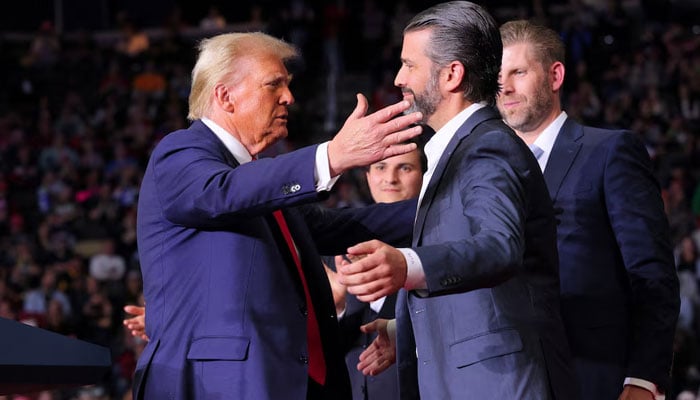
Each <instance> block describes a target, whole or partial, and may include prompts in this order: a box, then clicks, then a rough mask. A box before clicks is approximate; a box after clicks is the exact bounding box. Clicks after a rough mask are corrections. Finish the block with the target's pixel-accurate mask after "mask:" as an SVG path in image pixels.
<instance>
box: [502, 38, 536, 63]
mask: <svg viewBox="0 0 700 400" xmlns="http://www.w3.org/2000/svg"><path fill="white" fill-rule="evenodd" d="M530 64H535V57H534V52H533V49H532V46H531V45H530V44H528V43H514V44H511V45H509V46H505V47H503V60H502V62H501V67H502V68H504V69H505V68H506V67H514V66H521V65H530Z"/></svg>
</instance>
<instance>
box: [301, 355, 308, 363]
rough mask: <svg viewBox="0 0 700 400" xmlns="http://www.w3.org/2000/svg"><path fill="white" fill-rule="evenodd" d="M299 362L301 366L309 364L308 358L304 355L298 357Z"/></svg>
mask: <svg viewBox="0 0 700 400" xmlns="http://www.w3.org/2000/svg"><path fill="white" fill-rule="evenodd" d="M299 361H300V362H301V363H302V364H308V363H309V357H307V356H306V355H304V354H302V355H300V356H299Z"/></svg>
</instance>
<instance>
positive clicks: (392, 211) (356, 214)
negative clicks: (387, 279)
mask: <svg viewBox="0 0 700 400" xmlns="http://www.w3.org/2000/svg"><path fill="white" fill-rule="evenodd" d="M416 204H417V200H415V199H412V200H404V201H400V202H396V203H380V204H373V205H371V206H365V207H358V208H341V209H329V208H325V207H322V206H319V205H316V204H310V205H304V206H301V207H299V208H298V209H299V210H300V212H301V213H302V215H303V216H304V220H305V221H306V224H307V226H308V227H309V229H310V230H311V235H312V236H313V239H314V243H315V244H316V247H317V248H318V250H319V252H320V253H321V254H323V255H336V254H345V253H346V252H347V248H348V247H350V246H353V245H355V244H357V243H360V242H364V241H367V240H372V239H379V240H381V241H383V242H385V243H389V244H390V245H392V246H407V245H409V244H410V243H411V235H412V232H413V221H414V220H415V216H416Z"/></svg>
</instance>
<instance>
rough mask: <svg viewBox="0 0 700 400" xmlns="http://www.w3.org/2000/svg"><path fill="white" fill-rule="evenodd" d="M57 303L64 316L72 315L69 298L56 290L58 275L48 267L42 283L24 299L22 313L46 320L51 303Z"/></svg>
mask: <svg viewBox="0 0 700 400" xmlns="http://www.w3.org/2000/svg"><path fill="white" fill-rule="evenodd" d="M54 300H55V301H57V302H58V304H59V305H60V306H61V311H62V312H63V315H65V316H70V315H71V304H70V301H69V300H68V296H66V294H65V293H63V292H61V291H60V290H58V289H57V288H56V273H55V271H54V270H53V269H52V268H51V267H48V268H47V269H46V271H44V274H43V275H42V277H41V283H40V285H39V287H37V288H36V289H32V290H30V291H28V292H27V294H26V296H25V297H24V306H23V307H22V312H23V314H25V315H36V316H40V317H41V318H42V319H45V318H46V313H47V312H48V310H49V305H50V303H51V301H54Z"/></svg>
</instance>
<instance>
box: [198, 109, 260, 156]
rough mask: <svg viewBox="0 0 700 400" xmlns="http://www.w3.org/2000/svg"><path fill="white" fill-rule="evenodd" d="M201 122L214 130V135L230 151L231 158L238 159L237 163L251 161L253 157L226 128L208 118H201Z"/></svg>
mask: <svg viewBox="0 0 700 400" xmlns="http://www.w3.org/2000/svg"><path fill="white" fill-rule="evenodd" d="M201 121H202V123H203V124H204V125H206V126H207V127H208V128H209V129H211V130H212V132H214V134H215V135H216V137H218V138H219V140H221V142H223V144H224V146H226V148H227V149H228V151H230V152H231V154H232V155H233V158H235V159H236V161H238V163H239V164H245V163H247V162H251V161H252V160H253V157H252V156H251V155H250V153H248V150H246V148H245V147H244V146H243V144H242V143H241V142H239V141H238V139H236V138H235V137H233V135H231V134H230V133H229V132H228V131H226V129H224V128H222V127H221V126H219V124H217V123H216V122H214V121H212V120H210V119H209V118H202V120H201Z"/></svg>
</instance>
